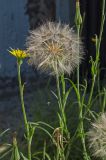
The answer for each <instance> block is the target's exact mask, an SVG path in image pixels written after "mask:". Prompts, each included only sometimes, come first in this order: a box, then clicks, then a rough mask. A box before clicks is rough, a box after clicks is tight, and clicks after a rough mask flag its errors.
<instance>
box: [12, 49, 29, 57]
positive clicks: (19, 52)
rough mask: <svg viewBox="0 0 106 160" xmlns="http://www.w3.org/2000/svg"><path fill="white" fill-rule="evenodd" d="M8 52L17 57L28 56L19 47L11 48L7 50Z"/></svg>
mask: <svg viewBox="0 0 106 160" xmlns="http://www.w3.org/2000/svg"><path fill="white" fill-rule="evenodd" d="M9 53H11V54H12V55H13V56H15V57H17V58H22V59H23V58H27V57H29V54H27V53H26V52H25V51H23V50H20V49H11V50H9Z"/></svg>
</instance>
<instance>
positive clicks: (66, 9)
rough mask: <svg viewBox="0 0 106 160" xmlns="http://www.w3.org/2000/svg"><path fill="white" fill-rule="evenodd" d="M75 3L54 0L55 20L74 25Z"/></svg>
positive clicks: (65, 0) (72, 1) (69, 0)
mask: <svg viewBox="0 0 106 160" xmlns="http://www.w3.org/2000/svg"><path fill="white" fill-rule="evenodd" d="M74 14H75V1H74V0H56V19H57V20H58V21H61V22H63V23H67V24H69V23H70V24H71V26H73V24H74Z"/></svg>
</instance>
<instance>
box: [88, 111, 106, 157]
mask: <svg viewBox="0 0 106 160" xmlns="http://www.w3.org/2000/svg"><path fill="white" fill-rule="evenodd" d="M88 140H89V146H90V148H91V149H92V153H93V155H94V156H95V157H99V158H102V159H103V158H105V159H106V113H103V114H102V115H101V116H100V117H99V118H98V120H97V121H96V122H95V123H92V128H91V130H90V131H89V132H88Z"/></svg>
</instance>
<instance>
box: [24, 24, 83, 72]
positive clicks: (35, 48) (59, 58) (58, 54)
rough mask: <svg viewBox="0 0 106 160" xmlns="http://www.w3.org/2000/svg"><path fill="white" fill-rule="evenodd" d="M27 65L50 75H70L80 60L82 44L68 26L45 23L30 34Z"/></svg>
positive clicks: (27, 43)
mask: <svg viewBox="0 0 106 160" xmlns="http://www.w3.org/2000/svg"><path fill="white" fill-rule="evenodd" d="M26 46H27V52H28V53H30V59H29V64H31V65H34V66H35V67H36V68H38V69H40V71H43V72H48V73H50V74H58V75H60V74H62V73H67V74H70V73H71V72H72V71H73V70H74V68H76V67H77V66H78V65H79V63H80V61H81V58H82V55H83V50H82V43H81V41H80V40H79V39H78V38H77V35H76V34H75V33H74V31H73V29H72V28H70V27H69V25H62V24H61V23H54V22H47V23H45V24H44V25H41V26H40V27H38V28H37V29H35V30H33V31H31V32H30V35H29V37H28V38H27V42H26Z"/></svg>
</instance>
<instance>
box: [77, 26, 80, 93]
mask: <svg viewBox="0 0 106 160" xmlns="http://www.w3.org/2000/svg"><path fill="white" fill-rule="evenodd" d="M77 34H78V41H79V36H80V27H77ZM78 51H79V43H78ZM77 88H78V92H79V64H78V67H77Z"/></svg>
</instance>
